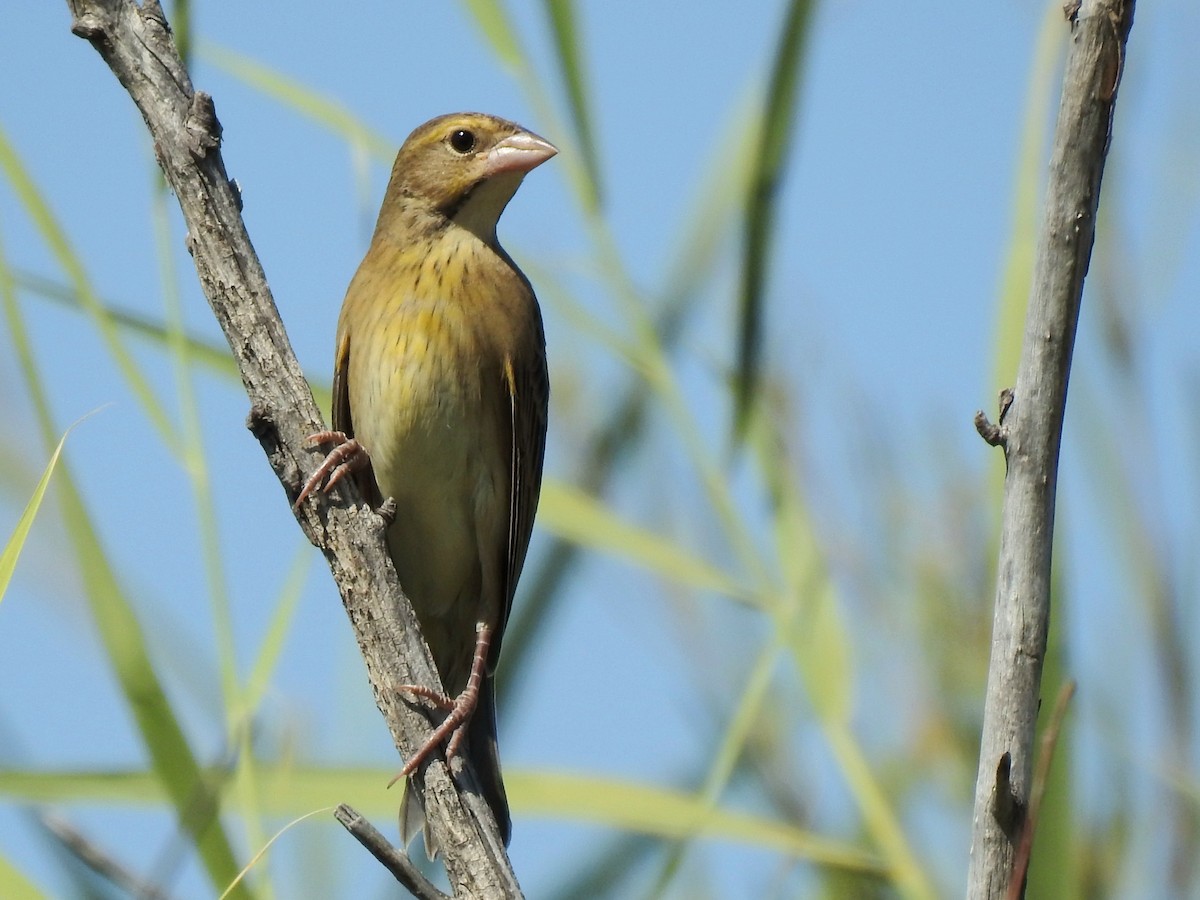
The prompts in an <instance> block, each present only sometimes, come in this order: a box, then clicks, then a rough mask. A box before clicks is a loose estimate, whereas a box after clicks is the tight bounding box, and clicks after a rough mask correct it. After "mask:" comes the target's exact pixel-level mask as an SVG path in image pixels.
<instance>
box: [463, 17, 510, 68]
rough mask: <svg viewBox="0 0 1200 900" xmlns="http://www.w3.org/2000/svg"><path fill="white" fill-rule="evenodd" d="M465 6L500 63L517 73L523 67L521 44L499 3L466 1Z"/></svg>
mask: <svg viewBox="0 0 1200 900" xmlns="http://www.w3.org/2000/svg"><path fill="white" fill-rule="evenodd" d="M466 6H467V9H468V10H470V12H471V15H473V16H474V17H475V22H476V24H478V25H479V30H480V31H482V32H483V36H484V37H485V38H487V40H488V43H490V44H491V45H492V50H493V51H494V52H495V54H496V56H497V57H499V59H500V62H501V63H502V64H503V65H506V66H508V67H509V68H510V69H512V70H513V71H519V70H520V69H521V68H522V67H523V65H524V62H523V58H522V55H521V42H520V41H518V40H517V33H516V31H515V30H514V29H513V27H512V23H511V22H510V21H509V19H508V14H507V13H506V12H505V11H504V8H503V7H502V6H501V5H500V3H499V2H497V0H466Z"/></svg>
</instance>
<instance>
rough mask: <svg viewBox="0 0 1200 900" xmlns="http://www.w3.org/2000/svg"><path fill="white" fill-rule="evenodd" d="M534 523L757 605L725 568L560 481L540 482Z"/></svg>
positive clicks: (687, 582) (682, 580) (683, 581)
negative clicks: (692, 553)
mask: <svg viewBox="0 0 1200 900" xmlns="http://www.w3.org/2000/svg"><path fill="white" fill-rule="evenodd" d="M538 524H539V525H540V526H541V527H542V528H544V529H545V530H547V531H549V532H550V533H551V534H553V535H555V536H557V537H560V538H562V539H564V540H569V541H572V542H574V543H576V544H579V545H581V546H584V547H589V548H591V549H593V550H599V551H601V552H604V553H610V554H612V555H614V556H617V557H619V558H621V559H625V560H629V561H631V562H634V563H637V564H638V565H642V566H645V567H646V568H648V569H650V570H652V571H653V572H655V573H657V574H659V575H661V576H662V577H664V578H668V579H670V580H672V581H676V582H678V583H680V584H685V585H689V586H690V587H694V588H697V589H698V590H704V591H715V592H717V593H719V594H724V595H726V596H728V597H732V598H734V599H737V600H740V601H743V602H746V603H749V604H751V605H753V606H757V605H758V602H757V600H756V598H755V597H754V596H753V594H752V593H751V592H750V591H748V590H747V589H746V588H743V587H742V586H741V585H739V584H738V583H737V582H736V581H735V580H734V579H733V578H731V577H729V576H728V575H726V574H725V573H724V572H722V571H720V570H719V569H717V568H716V567H714V566H712V565H709V564H708V563H707V562H705V561H704V560H701V559H697V558H696V557H694V556H692V555H691V554H690V553H688V552H687V551H686V550H684V549H683V548H682V547H680V546H678V545H677V544H674V543H672V542H671V541H669V540H667V539H666V538H664V537H662V536H661V535H658V534H655V533H654V532H652V531H650V530H649V529H646V528H642V527H640V526H638V525H634V524H633V523H631V522H628V521H626V520H624V519H622V518H620V517H619V516H617V515H616V513H614V512H613V511H612V510H611V509H609V508H608V507H607V506H605V505H604V504H603V503H601V502H600V501H598V500H596V499H595V498H594V497H589V496H588V495H587V494H585V493H584V492H583V491H581V490H579V489H577V488H574V487H571V486H570V485H567V484H564V483H562V482H559V481H552V480H547V481H546V482H545V483H544V484H543V485H542V499H541V502H540V503H539V504H538Z"/></svg>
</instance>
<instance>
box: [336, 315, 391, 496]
mask: <svg viewBox="0 0 1200 900" xmlns="http://www.w3.org/2000/svg"><path fill="white" fill-rule="evenodd" d="M331 413H332V418H333V430H334V431H340V432H342V434H344V435H346V437H348V438H351V437H354V421H353V419H352V418H351V415H350V335H349V334H341V335H339V336H338V345H337V355H336V356H335V357H334V361H333V409H332V410H331ZM354 480H355V481H356V482H358V489H359V490H360V491H361V492H362V495H363V499H365V500H366V501H367V502H368V503H369V504H371V506H372V507H373V508H375V509H378V508H379V507H380V505H382V503H383V492H382V491H380V490H379V485H378V484H376V483H375V472H374V471H373V470H372V469H371V468H370V467H369V466H368V467H367V468H365V469H360V470H359V471H358V472H357V473H356V474H355V476H354Z"/></svg>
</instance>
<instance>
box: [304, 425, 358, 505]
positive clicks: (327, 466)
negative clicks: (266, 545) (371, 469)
mask: <svg viewBox="0 0 1200 900" xmlns="http://www.w3.org/2000/svg"><path fill="white" fill-rule="evenodd" d="M307 443H308V444H309V445H310V446H319V445H320V444H333V445H334V447H333V449H332V450H330V451H329V453H328V455H327V456H326V457H325V461H324V462H322V463H321V465H319V466H317V470H316V471H315V472H313V473H312V476H311V477H310V478H309V479H308V481H306V482H304V487H302V488H301V489H300V494H299V495H298V496H297V497H296V502H295V503H294V504H292V506H293V508H294V509H299V508H300V504H301V503H303V502H304V501H305V500H306V499H308V497H309V495H311V494H312V493H313V492H314V491H316V490H317V489H318V488H320V487H321V484H322V482H324V485H325V486H324V488H322V490H323V491H328V490H329V489H330V488H332V487H333V486H334V485H335V484H337V483H338V482H339V481H341V480H342V479H343V478H345V477H346V476H347V475H351V474H353V473H354V472H359V471H361V470H363V469H365V468H367V467H368V466H370V465H371V457H370V456H369V455H368V453H367V448H366V447H364V446H363V445H362V444H360V443H359V442H358V441H356V440H355V439H354V438H352V437H348V436H347V435H346V433H345V432H342V431H318V432H317V433H316V434H310V435H309V436H308V439H307Z"/></svg>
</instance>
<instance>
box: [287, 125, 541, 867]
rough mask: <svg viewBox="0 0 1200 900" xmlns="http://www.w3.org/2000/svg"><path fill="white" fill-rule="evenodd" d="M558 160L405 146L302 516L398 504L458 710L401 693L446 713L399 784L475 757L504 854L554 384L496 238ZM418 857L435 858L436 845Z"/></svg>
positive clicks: (537, 319)
mask: <svg viewBox="0 0 1200 900" xmlns="http://www.w3.org/2000/svg"><path fill="white" fill-rule="evenodd" d="M556 152H557V150H556V148H555V147H554V146H553V145H552V144H550V143H549V142H548V141H545V140H543V139H542V138H540V137H538V136H537V135H536V134H533V133H532V132H530V131H527V130H525V129H523V128H521V127H520V126H518V125H515V124H514V123H512V122H508V121H505V120H504V119H498V118H495V117H493V116H488V115H482V114H479V113H459V114H454V115H448V116H442V117H440V118H437V119H433V120H432V121H430V122H426V123H425V124H424V125H422V126H421V127H419V128H418V129H417V130H416V131H414V132H413V133H412V134H411V135H409V137H408V140H406V141H405V142H404V145H403V146H402V147H401V148H400V152H399V153H398V154H397V156H396V163H395V165H394V166H393V167H392V175H391V180H390V182H389V183H388V187H387V192H386V194H385V195H384V198H383V206H382V208H381V209H380V211H379V220H378V222H377V224H376V226H375V233H374V236H373V237H372V238H371V246H370V247H369V248H368V250H367V254H366V256H365V258H364V259H363V261H362V263H361V265H360V266H359V268H358V272H357V273H356V274H355V276H354V280H353V281H351V282H350V287H349V289H348V290H347V292H346V299H345V301H344V303H343V305H342V313H341V317H340V319H339V320H338V330H337V351H336V363H335V368H334V376H333V429H334V430H333V431H329V432H321V433H319V434H316V435H313V436H312V438H311V441H312V442H314V443H318V444H333V445H334V449H333V450H332V451H331V452H330V453H329V455H328V457H326V460H325V462H324V463H323V464H322V466H321V467H320V468H318V470H317V471H316V473H314V475H313V476H312V478H310V479H309V480H308V482H307V483H306V484H305V485H304V488H303V489H302V491H301V493H300V495H299V498H298V499H297V501H296V504H297V506H298V505H299V504H300V503H302V502H303V501H304V499H305V498H306V497H308V496H309V495H310V494H311V493H312V492H313V491H314V490H316V489H317V488H319V487H320V486H321V484H322V482H324V483H325V489H326V490H328V488H329V486H331V485H332V484H333V483H336V481H337V480H338V479H340V478H342V477H344V476H345V475H347V474H350V473H352V472H353V473H356V477H357V478H358V479H359V483H360V485H362V486H363V488H364V492H365V493H367V494H368V496H371V497H372V499H373V500H375V501H376V502H380V501H382V500H383V499H384V498H387V497H392V498H394V499H395V501H396V510H397V511H396V516H395V519H394V521H393V523H392V524H391V526H390V527H389V530H388V548H389V550H390V552H391V555H392V560H393V561H394V563H395V566H396V574H397V575H398V576H399V578H400V585H401V587H403V588H404V591H405V593H406V594H407V595H408V597H409V599H410V600H411V601H412V605H413V609H414V610H415V611H416V614H417V618H418V619H419V620H420V623H421V631H422V633H423V634H424V637H425V640H426V642H427V643H428V644H429V649H430V651H431V652H432V653H433V659H434V662H435V663H436V665H437V669H438V673H439V675H440V676H441V679H442V684H443V685H444V687H445V689H446V691H447V692H448V696H445V697H442V696H440V695H436V694H434V693H432V692H430V691H426V690H425V689H423V688H420V687H415V686H406V687H405V688H403V690H406V691H408V692H410V693H413V694H416V695H419V696H423V697H426V698H428V699H431V700H433V701H434V702H435V703H437V704H438V705H440V706H442V707H444V708H446V709H447V710H448V711H449V712H448V715H447V718H446V720H445V721H444V723H443V724H442V725H441V726H440V727H439V728H438V729H437V730H436V731H435V732H434V733H433V735H432V736H431V737H430V739H429V741H428V743H426V744H425V746H424V747H423V748H422V749H421V750H420V751H419V752H418V753H417V754H416V755H415V756H414V757H413V758H412V759H410V760H409V761H408V764H407V765H406V766H405V768H404V770H403V772H402V773H401V775H403V776H407V775H411V774H412V773H413V772H414V771H415V770H416V769H417V767H418V766H419V765H420V764H421V763H422V762H423V761H424V760H425V759H426V758H427V757H428V756H429V755H430V754H431V753H433V752H434V751H435V750H436V749H437V748H438V747H439V746H441V745H443V744H445V746H446V753H447V756H452V755H453V754H454V753H456V752H459V751H460V750H462V749H463V748H465V752H466V754H467V756H468V757H469V758H470V760H471V763H472V766H473V768H474V770H475V773H476V775H477V777H478V778H479V782H480V785H481V787H482V790H483V795H484V798H485V799H486V800H487V802H488V804H489V805H490V806H491V808H492V810H493V812H494V813H495V816H496V821H497V822H498V823H499V826H500V830H501V833H502V834H503V836H504V841H505V843H507V842H508V840H509V836H510V834H511V830H512V826H511V822H510V819H509V813H508V800H507V798H506V796H505V793H504V783H503V781H502V780H501V777H500V761H499V755H498V751H497V746H496V708H495V690H494V682H493V676H494V672H495V667H496V660H497V657H498V656H499V653H500V643H501V638H502V637H503V634H504V626H505V623H506V622H507V620H508V614H509V610H510V608H511V606H512V600H513V592H514V591H515V589H516V586H517V579H518V578H519V577H520V575H521V567H522V565H523V564H524V562H525V552H526V550H527V549H528V547H529V535H530V531H531V530H532V528H533V517H534V513H535V511H536V509H537V503H538V493H539V491H540V489H541V481H542V459H543V456H544V453H545V448H546V409H547V400H548V397H549V379H548V376H547V372H546V346H545V337H544V335H543V332H542V318H541V313H540V311H539V308H538V304H537V299H536V298H535V297H534V294H533V288H532V287H531V286H530V284H529V281H528V279H527V278H526V277H525V276H524V275H523V274H522V273H521V271H520V270H519V269H518V268H517V267H516V264H515V263H513V261H512V259H511V258H510V257H509V255H508V254H507V253H505V252H504V250H503V249H502V248H501V247H500V244H499V243H498V242H497V240H496V223H497V221H498V220H499V218H500V214H501V213H502V212H503V211H504V208H505V206H506V205H507V204H508V202H509V200H511V199H512V196H513V194H514V193H515V192H516V190H517V187H518V186H519V185H520V183H521V180H522V179H523V178H524V177H525V174H526V173H527V172H529V171H530V170H531V169H533V168H534V167H535V166H538V165H540V164H541V163H543V162H545V161H546V160H547V159H549V158H550V157H552V156H553V155H554V154H555V153H556ZM371 473H373V475H374V479H373V482H372V479H371V477H370V475H371ZM326 479H328V480H326ZM376 485H377V487H376ZM397 777H400V776H397ZM400 821H401V837H402V839H403V841H404V843H405V844H407V843H408V842H409V841H410V840H411V839H412V837H413V835H414V834H415V832H416V831H417V830H419V829H421V827H422V825H423V823H424V821H425V816H424V802H423V799H422V798H421V797H419V796H418V795H417V792H416V790H415V789H414V788H413V786H412V784H411V781H410V782H409V783H408V785H407V786H406V791H405V797H404V800H403V802H402V806H401V815H400ZM425 841H426V848H427V849H428V850H429V851H430V854H431V856H432V855H434V854H435V853H436V852H437V849H438V848H436V847H435V846H433V844H432V842H431V838H430V834H429V831H428V828H426V829H425Z"/></svg>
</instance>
